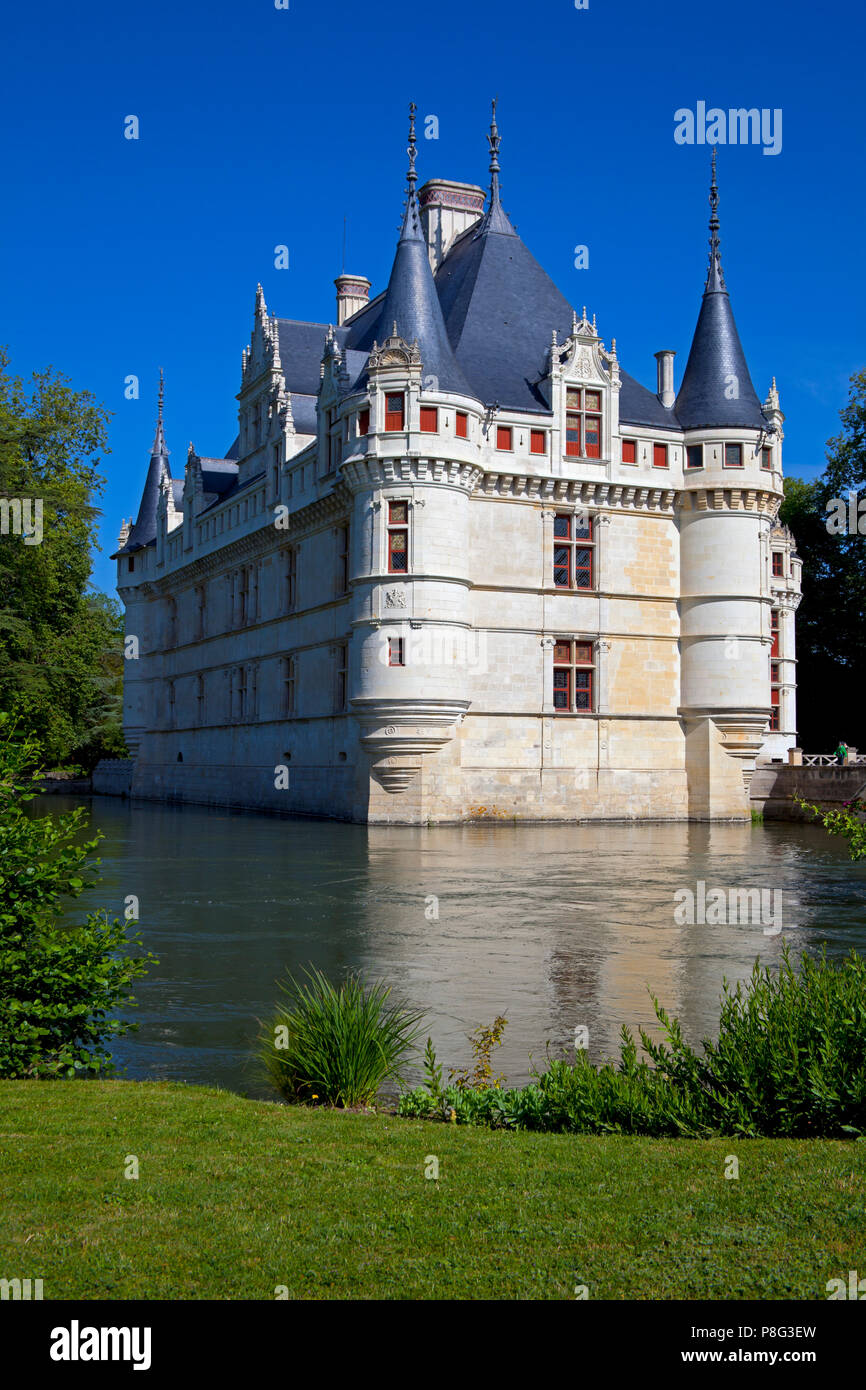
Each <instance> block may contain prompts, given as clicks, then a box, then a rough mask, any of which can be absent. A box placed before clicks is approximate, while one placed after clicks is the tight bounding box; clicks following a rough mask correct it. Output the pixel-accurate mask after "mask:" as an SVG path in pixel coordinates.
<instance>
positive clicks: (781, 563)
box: [773, 550, 785, 579]
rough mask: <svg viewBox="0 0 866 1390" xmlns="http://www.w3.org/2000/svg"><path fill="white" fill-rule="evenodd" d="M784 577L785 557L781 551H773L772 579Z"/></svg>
mask: <svg viewBox="0 0 866 1390" xmlns="http://www.w3.org/2000/svg"><path fill="white" fill-rule="evenodd" d="M784 577H785V556H784V554H783V552H782V551H781V550H774V551H773V578H774V579H784Z"/></svg>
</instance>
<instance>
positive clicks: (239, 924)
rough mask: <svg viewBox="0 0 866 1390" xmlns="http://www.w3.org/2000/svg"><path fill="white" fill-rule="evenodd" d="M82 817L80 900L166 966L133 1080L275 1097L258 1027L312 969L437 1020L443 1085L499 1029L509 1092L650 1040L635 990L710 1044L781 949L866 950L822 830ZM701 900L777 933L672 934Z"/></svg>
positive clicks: (158, 975) (103, 801) (138, 808)
mask: <svg viewBox="0 0 866 1390" xmlns="http://www.w3.org/2000/svg"><path fill="white" fill-rule="evenodd" d="M74 804H79V803H77V802H74V801H72V800H67V799H63V798H60V797H56V796H52V797H50V798H45V799H44V800H43V801H42V803H41V807H40V809H42V808H44V809H46V810H52V811H59V810H61V809H67V808H69V807H70V806H72V805H74ZM88 804H89V805H90V807H91V811H92V825H93V828H94V829H98V830H100V831H102V833H103V834H104V836H105V839H104V841H103V843H102V846H101V856H102V872H103V881H102V883H101V884H100V885H99V886H98V887H97V888H95V889H94V890H93V891H92V892H90V893H89V894H87V895H86V896H85V898H84V899H83V903H84V905H85V906H86V907H93V908H101V907H104V908H105V909H106V910H107V911H108V912H109V913H110V914H111V915H115V914H116V915H118V916H123V913H124V903H125V900H126V899H127V897H129V896H130V895H134V896H135V897H137V898H138V899H139V903H140V918H141V926H140V931H141V935H142V938H143V941H144V944H145V945H146V946H147V948H148V949H149V950H151V951H153V952H154V953H155V954H156V955H157V956H158V957H159V961H160V963H159V965H158V966H155V967H154V968H153V970H152V972H151V973H150V975H149V976H148V977H146V978H145V979H144V980H142V981H141V982H140V983H139V984H138V986H137V988H136V998H137V999H138V1004H139V1006H138V1008H137V1009H136V1010H135V1011H134V1012H133V1014H132V1016H133V1017H134V1018H135V1019H136V1021H137V1022H138V1023H139V1025H140V1026H139V1031H138V1032H137V1033H134V1034H131V1035H130V1036H129V1037H127V1038H125V1039H123V1040H122V1041H121V1042H120V1043H119V1044H118V1045H117V1046H116V1048H115V1058H116V1060H117V1061H118V1063H120V1064H121V1065H123V1066H125V1067H126V1069H127V1072H126V1074H127V1075H128V1076H129V1077H130V1078H133V1079H143V1078H151V1079H160V1080H183V1081H189V1082H194V1083H198V1084H208V1085H219V1086H223V1087H227V1088H230V1089H232V1090H237V1091H243V1092H248V1093H250V1094H255V1095H267V1094H269V1091H268V1087H267V1085H266V1083H263V1082H262V1080H261V1078H260V1077H259V1075H258V1072H257V1069H256V1066H255V1063H254V1062H253V1061H252V1060H251V1045H252V1042H253V1040H254V1038H255V1035H256V1032H257V1021H258V1020H260V1019H263V1018H266V1017H267V1016H268V1015H269V1014H270V1012H271V1008H272V1005H273V1003H274V1000H275V999H276V997H277V993H278V990H277V985H276V981H277V980H278V979H279V978H280V977H282V976H283V975H284V973H285V971H286V970H287V969H291V970H294V971H297V970H298V969H299V968H301V967H303V966H305V965H307V964H309V963H313V964H314V965H316V966H318V967H320V968H321V969H322V970H324V971H325V972H327V973H328V974H329V975H331V976H332V977H335V978H336V977H339V975H340V974H341V973H342V972H344V971H345V970H346V969H347V968H352V969H357V970H360V971H362V972H363V973H364V974H365V975H367V976H368V977H370V978H374V977H375V978H378V977H381V978H383V979H385V980H387V981H388V982H390V983H391V984H393V986H394V989H395V992H396V993H397V994H399V995H400V996H402V997H404V998H406V999H407V1000H409V1001H411V1002H412V1003H413V1004H417V1005H420V1006H423V1007H426V1008H427V1009H429V1023H428V1031H429V1032H430V1033H431V1034H432V1036H433V1038H434V1041H435V1044H436V1048H437V1051H438V1053H439V1057H440V1060H441V1061H442V1062H443V1063H444V1064H445V1066H446V1067H447V1066H456V1065H458V1064H462V1063H464V1062H465V1061H467V1060H468V1056H469V1049H468V1044H467V1042H466V1038H465V1034H466V1033H467V1032H469V1031H470V1030H471V1029H472V1028H474V1027H475V1026H476V1025H477V1024H479V1023H489V1022H491V1021H492V1020H493V1018H494V1017H495V1016H496V1015H497V1014H505V1015H506V1016H507V1018H508V1027H507V1029H506V1032H505V1041H504V1046H503V1047H502V1048H501V1049H499V1051H498V1053H497V1058H496V1060H497V1064H498V1067H497V1069H498V1070H499V1071H502V1072H504V1073H505V1075H506V1076H507V1078H508V1080H509V1082H512V1083H518V1082H521V1081H524V1080H526V1079H528V1075H529V1068H530V1061H529V1054H530V1053H532V1054H534V1056H535V1059H536V1061H538V1062H543V1060H544V1054H545V1046H546V1044H547V1043H548V1042H549V1043H550V1045H551V1049H552V1050H557V1051H559V1050H561V1049H564V1048H566V1047H568V1045H569V1044H573V1040H574V1034H575V1029H576V1028H578V1027H583V1028H586V1029H587V1030H588V1035H589V1049H590V1054H591V1055H592V1056H593V1058H595V1059H597V1060H600V1059H601V1058H603V1057H605V1056H609V1055H611V1054H613V1053H614V1052H615V1051H616V1049H617V1045H618V1035H619V1031H620V1027H621V1025H622V1024H623V1023H628V1024H629V1025H630V1026H631V1027H632V1028H637V1027H638V1026H639V1025H642V1024H643V1025H649V1024H650V1023H651V1022H652V1020H653V1014H652V1006H651V1003H650V999H649V995H648V992H647V986H649V988H650V989H651V990H652V991H653V993H655V994H657V995H658V996H659V998H660V1000H661V1002H662V1003H663V1004H664V1005H665V1006H666V1007H667V1008H668V1009H669V1010H670V1011H671V1012H672V1013H674V1014H676V1015H678V1016H679V1018H680V1020H681V1021H682V1023H683V1026H684V1028H685V1030H686V1033H687V1036H688V1037H689V1038H690V1040H693V1041H696V1040H699V1039H700V1037H702V1036H703V1035H704V1034H706V1033H708V1032H713V1031H714V1029H715V1025H716V1021H717V1018H718V998H719V994H720V992H721V988H722V981H723V978H724V977H726V978H728V979H729V980H731V981H736V980H738V979H743V978H745V977H746V976H747V975H748V974H749V972H750V970H751V966H752V963H753V961H754V959H755V957H756V956H757V955H760V956H761V957H762V959H763V960H764V961H766V962H767V963H768V964H773V963H775V962H777V961H778V959H779V955H780V951H781V949H782V942H783V941H788V942H789V943H790V944H791V946H792V948H793V949H795V950H796V951H798V952H799V951H800V950H801V949H808V950H809V951H816V952H817V951H820V949H821V947H822V945H826V948H827V952H828V954H829V955H831V956H836V957H838V956H840V955H844V954H846V953H847V952H848V950H850V949H851V948H852V947H854V948H855V949H857V950H858V951H860V952H861V953H863V952H866V865H862V866H858V865H852V864H851V862H850V860H849V859H848V858H847V853H846V848H845V846H844V845H842V844H841V843H839V842H837V841H834V840H831V839H830V838H829V837H828V836H827V835H826V833H825V832H824V831H823V830H822V829H819V828H816V827H812V826H802V825H796V824H790V823H784V824H783V823H767V824H764V825H746V826H744V825H730V824H719V825H700V824H657V825H653V824H646V823H642V824H636V825H625V824H616V825H612V824H606V825H570V826H559V825H536V826H525V825H524V826H514V825H496V824H491V825H486V824H474V825H467V826H461V827H447V828H432V829H413V828H405V827H401V828H393V829H391V828H379V827H367V826H356V825H347V824H340V823H333V822H326V821H312V820H291V819H283V818H277V817H270V816H264V815H254V814H237V813H233V812H221V811H218V810H209V809H198V808H195V807H189V806H187V807H173V806H159V805H154V804H150V803H143V802H134V803H131V802H128V801H122V800H119V799H117V800H116V799H114V798H109V797H95V798H93V799H92V800H91V801H90V802H89V803H88ZM700 883H703V884H705V885H706V892H707V894H709V890H710V889H711V888H713V887H720V888H723V889H724V890H725V891H726V893H728V892H729V891H730V890H731V889H738V888H742V889H746V888H751V889H760V890H763V891H764V893H765V896H766V895H768V894H772V893H776V894H781V898H779V897H777V898H776V899H775V901H776V902H781V912H782V930H781V932H780V933H777V932H776V930H775V927H774V926H773V925H772V924H771V925H770V926H768V927H765V926H764V925H763V924H762V922H761V919H760V917H759V916H757V917H754V918H752V917H750V919H749V920H748V921H743V920H738V921H733V920H728V921H727V922H726V923H725V924H723V925H701V924H700V922H699V923H698V924H696V925H692V926H690V925H678V922H677V916H679V917H680V919H681V918H682V916H683V914H682V912H680V913H679V914H677V912H676V902H675V898H674V895H675V893H677V891H678V890H685V889H688V890H691V891H692V892H693V893H694V892H695V891H696V886H697V885H698V884H700ZM678 901H680V900H678ZM79 909H80V904H79ZM699 915H700V914H699ZM707 915H709V914H707ZM75 916H80V910H79V912H76V914H75Z"/></svg>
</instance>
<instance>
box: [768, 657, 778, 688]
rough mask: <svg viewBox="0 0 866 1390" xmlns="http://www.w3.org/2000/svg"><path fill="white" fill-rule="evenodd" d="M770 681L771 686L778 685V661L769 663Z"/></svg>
mask: <svg viewBox="0 0 866 1390" xmlns="http://www.w3.org/2000/svg"><path fill="white" fill-rule="evenodd" d="M770 680H771V682H772V684H773V685H778V684H779V663H778V661H771V662H770Z"/></svg>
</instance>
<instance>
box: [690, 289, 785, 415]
mask: <svg viewBox="0 0 866 1390" xmlns="http://www.w3.org/2000/svg"><path fill="white" fill-rule="evenodd" d="M733 379H736V384H737V394H736V395H735V396H734V397H733V398H731V383H732V380H733ZM674 410H675V411H676V415H677V419H678V420H679V421H680V424H681V425H682V427H683V429H687V430H689V429H699V428H706V429H712V428H716V427H721V428H725V427H729V426H738V427H744V428H747V429H762V428H765V427H766V424H767V420H766V418H765V416H764V413H763V411H762V410H761V403H760V401H759V400H758V396H757V393H756V391H755V388H754V386H753V385H752V378H751V377H750V376H749V368H748V367H747V365H746V355H745V353H744V352H743V347H742V344H741V342H740V335H739V333H738V332H737V325H736V323H735V322H734V311H733V309H732V308H731V301H730V298H729V297H728V292H727V290H725V289H718V288H712V289H707V290H706V291H705V292H704V298H703V302H702V304H701V311H700V313H699V314H698V323H697V327H696V328H695V336H694V338H693V339H692V347H691V351H690V353H689V360H688V362H687V363H686V370H685V372H684V373H683V379H682V383H681V385H680V389H679V394H678V395H677V399H676V403H675V405H674Z"/></svg>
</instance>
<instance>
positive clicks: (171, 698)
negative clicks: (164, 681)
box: [167, 681, 174, 729]
mask: <svg viewBox="0 0 866 1390" xmlns="http://www.w3.org/2000/svg"><path fill="white" fill-rule="evenodd" d="M167 713H168V727H169V728H170V729H173V728H174V681H169V683H168V711H167Z"/></svg>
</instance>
